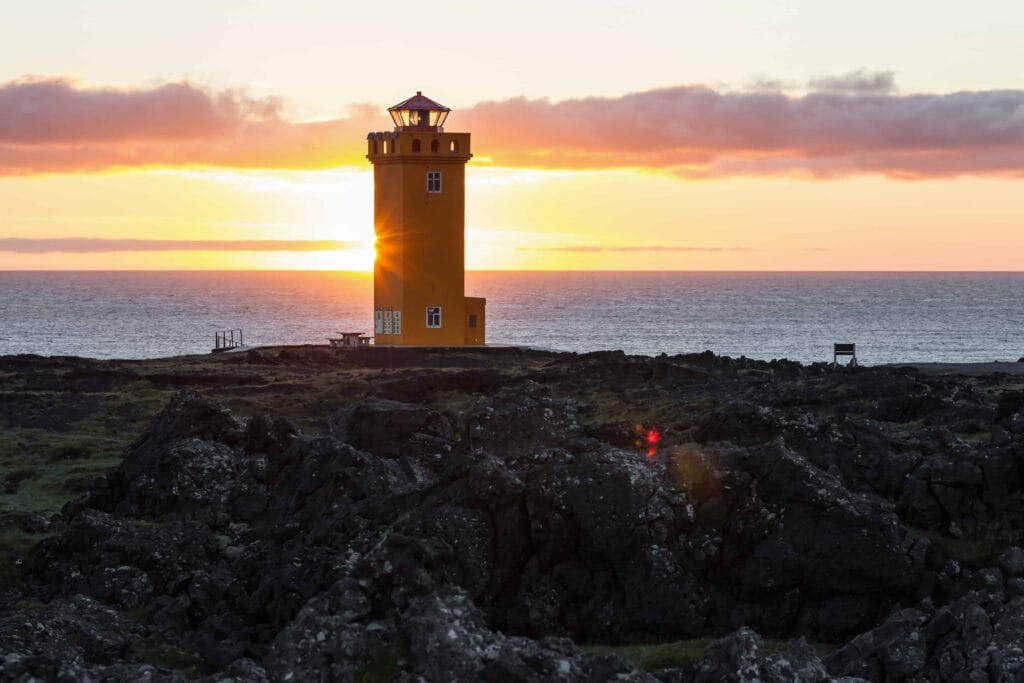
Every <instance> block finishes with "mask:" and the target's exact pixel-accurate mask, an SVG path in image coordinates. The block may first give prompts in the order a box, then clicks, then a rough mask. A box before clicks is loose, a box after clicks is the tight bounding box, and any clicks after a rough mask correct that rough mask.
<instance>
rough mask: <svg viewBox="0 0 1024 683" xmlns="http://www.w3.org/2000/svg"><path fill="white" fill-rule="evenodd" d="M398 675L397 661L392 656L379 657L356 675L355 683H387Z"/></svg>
mask: <svg viewBox="0 0 1024 683" xmlns="http://www.w3.org/2000/svg"><path fill="white" fill-rule="evenodd" d="M397 673H398V659H397V658H396V657H395V656H394V655H392V654H386V655H381V656H380V657H377V658H376V659H374V660H373V661H372V662H370V663H369V664H367V665H366V666H364V667H363V668H362V669H360V670H359V672H358V673H356V677H355V680H356V683H387V681H390V680H391V679H392V678H393V677H394V676H395V674H397Z"/></svg>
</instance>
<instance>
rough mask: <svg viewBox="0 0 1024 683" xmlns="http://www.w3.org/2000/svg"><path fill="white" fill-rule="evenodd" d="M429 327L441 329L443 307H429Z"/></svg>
mask: <svg viewBox="0 0 1024 683" xmlns="http://www.w3.org/2000/svg"><path fill="white" fill-rule="evenodd" d="M427 327H430V328H435V329H436V328H438V327H441V307H440V306H427Z"/></svg>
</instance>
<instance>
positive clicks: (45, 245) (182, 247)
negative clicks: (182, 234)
mask: <svg viewBox="0 0 1024 683" xmlns="http://www.w3.org/2000/svg"><path fill="white" fill-rule="evenodd" d="M365 247H366V245H365V244H362V243H359V242H346V241H342V240H145V239H102V238H91V237H54V238H16V237H5V238H0V252H8V253H17V254H47V253H71V254H96V253H108V252H122V251H136V252H141V251H343V250H345V249H360V248H365Z"/></svg>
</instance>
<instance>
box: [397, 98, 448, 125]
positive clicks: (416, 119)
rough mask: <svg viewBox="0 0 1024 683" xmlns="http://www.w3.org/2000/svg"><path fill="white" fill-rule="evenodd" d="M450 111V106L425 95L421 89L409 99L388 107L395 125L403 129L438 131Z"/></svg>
mask: <svg viewBox="0 0 1024 683" xmlns="http://www.w3.org/2000/svg"><path fill="white" fill-rule="evenodd" d="M450 111H451V109H449V108H448V107H446V106H444V105H441V104H438V103H437V102H435V101H434V100H432V99H430V98H429V97H424V96H423V93H422V92H420V91H419V90H417V91H416V94H415V95H413V96H412V97H410V98H409V99H407V100H404V101H402V102H399V103H398V104H396V105H395V106H393V107H388V112H389V113H390V114H391V118H392V119H393V120H394V122H395V126H396V127H397V128H399V129H402V130H429V131H437V130H439V129H440V128H441V125H442V124H443V123H444V120H445V119H446V118H447V117H448V112H450Z"/></svg>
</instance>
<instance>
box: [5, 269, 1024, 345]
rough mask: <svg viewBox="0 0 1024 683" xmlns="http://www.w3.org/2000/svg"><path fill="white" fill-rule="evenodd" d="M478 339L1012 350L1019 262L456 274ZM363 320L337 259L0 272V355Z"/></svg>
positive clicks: (366, 303) (366, 283) (363, 310)
mask: <svg viewBox="0 0 1024 683" xmlns="http://www.w3.org/2000/svg"><path fill="white" fill-rule="evenodd" d="M466 279H467V283H466V293H467V294H469V295H472V296H484V297H487V334H488V340H489V341H490V342H491V343H498V344H527V345H533V346H542V347H548V348H553V349H562V350H567V351H580V352H583V351H593V350H602V349H622V350H624V351H626V352H627V353H640V354H659V353H668V354H675V353H688V352H696V351H704V350H705V349H710V350H712V351H714V352H715V353H719V354H725V355H729V356H741V355H745V356H747V357H749V358H760V359H771V358H789V359H792V360H799V361H804V362H812V361H822V360H831V358H832V355H831V353H832V344H833V342H853V343H856V344H857V352H858V359H859V360H860V362H861V363H862V364H876V363H892V362H925V361H943V362H990V361H995V360H1001V361H1016V360H1017V359H1018V358H1020V357H1022V356H1024V305H1022V304H1024V273H723V272H715V273H707V272H658V273H650V272H470V273H467V276H466ZM239 327H240V328H242V329H243V330H244V333H245V340H246V343H247V344H252V345H261V344H300V343H325V342H326V339H327V337H328V336H333V335H334V334H335V333H336V332H337V331H338V330H344V331H359V330H362V331H365V332H372V330H373V318H372V283H371V279H370V276H369V275H368V274H363V273H339V272H294V271H279V272H252V271H248V272H246V271H242V272H239V271H221V272H145V273H140V272H0V354H16V353H35V354H41V355H62V356H66V355H74V356H87V357H93V358H152V357H161V356H172V355H177V354H185V353H203V352H207V351H209V350H210V348H212V346H213V337H214V332H215V331H216V330H221V329H228V328H239Z"/></svg>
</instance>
